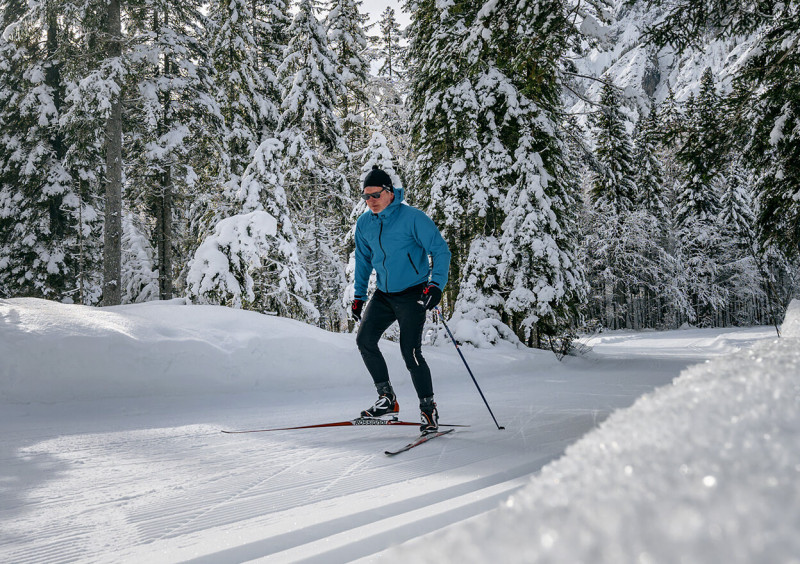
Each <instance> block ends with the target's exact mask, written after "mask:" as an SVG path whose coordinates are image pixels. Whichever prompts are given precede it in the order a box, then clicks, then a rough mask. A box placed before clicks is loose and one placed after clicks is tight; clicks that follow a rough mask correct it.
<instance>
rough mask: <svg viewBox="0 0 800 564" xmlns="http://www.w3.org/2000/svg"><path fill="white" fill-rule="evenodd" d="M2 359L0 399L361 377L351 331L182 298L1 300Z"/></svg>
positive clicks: (286, 386) (245, 387)
mask: <svg viewBox="0 0 800 564" xmlns="http://www.w3.org/2000/svg"><path fill="white" fill-rule="evenodd" d="M0 359H2V362H0V403H30V402H44V403H52V402H62V401H71V400H93V399H99V398H110V397H141V396H163V395H175V394H180V395H186V394H213V393H220V392H246V391H249V390H254V389H261V390H305V389H311V388H314V387H319V386H320V385H322V386H326V385H329V384H330V385H345V384H347V383H351V382H357V381H359V380H361V381H363V378H364V371H363V366H362V363H361V358H360V357H359V356H358V353H357V351H356V349H355V343H353V337H352V335H341V334H332V333H328V332H326V331H323V330H321V329H318V328H316V327H313V326H310V325H306V324H304V323H300V322H298V321H293V320H290V319H284V318H279V317H271V316H266V315H261V314H258V313H254V312H248V311H242V310H234V309H230V308H226V307H220V306H208V305H203V306H201V305H186V301H185V300H172V301H170V302H149V303H145V304H135V305H127V306H117V307H107V308H94V307H87V306H81V305H67V304H60V303H55V302H50V301H46V300H39V299H32V298H15V299H10V300H0ZM165 359H166V360H165ZM109 366H112V367H114V369H113V370H109V369H108V367H109ZM328 379H329V380H330V382H327V380H328Z"/></svg>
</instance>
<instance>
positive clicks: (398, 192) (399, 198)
mask: <svg viewBox="0 0 800 564" xmlns="http://www.w3.org/2000/svg"><path fill="white" fill-rule="evenodd" d="M392 192H393V193H394V200H393V201H392V203H391V204H389V205H388V206H386V207H385V208H384V209H383V210H381V211H380V212H379V213H376V214H372V215H376V216H377V215H382V216H384V217H385V216H387V215H390V214H392V213H394V211H395V210H396V209H398V208H399V207H400V206H402V205H403V202H404V201H405V190H404V189H403V188H392Z"/></svg>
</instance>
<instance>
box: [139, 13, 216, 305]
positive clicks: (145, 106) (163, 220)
mask: <svg viewBox="0 0 800 564" xmlns="http://www.w3.org/2000/svg"><path fill="white" fill-rule="evenodd" d="M133 16H134V18H133V19H132V23H131V25H130V33H131V35H132V38H131V41H130V43H131V44H132V45H131V53H130V55H129V58H130V60H131V61H132V63H133V65H135V71H134V72H133V73H132V77H131V81H132V82H133V83H134V84H133V86H132V88H134V89H135V91H136V92H137V93H138V96H137V104H135V105H131V107H130V108H129V110H128V113H129V115H130V116H131V119H130V120H129V121H128V123H129V124H130V126H129V129H130V131H129V132H127V135H128V137H129V138H131V139H132V141H133V143H132V147H131V148H132V150H131V157H130V158H129V159H128V167H127V170H126V180H127V187H126V188H127V189H126V196H127V201H128V202H129V205H130V206H131V207H133V208H138V209H141V210H143V211H146V213H147V214H148V216H149V217H151V218H152V219H153V229H152V232H151V233H150V234H149V235H150V238H151V241H152V243H151V244H152V246H153V248H154V249H155V250H156V257H155V258H156V269H157V271H158V275H159V276H158V279H159V294H158V295H159V297H160V298H162V299H169V298H171V297H172V292H173V281H174V279H175V277H176V268H175V266H176V265H175V264H174V262H173V253H174V251H175V250H179V249H180V248H181V246H180V244H179V241H177V238H178V234H177V231H178V229H177V228H176V226H175V221H176V219H180V218H181V216H182V215H184V214H183V213H181V210H180V207H179V202H181V201H183V200H185V198H186V195H187V194H188V193H189V192H190V191H191V190H200V189H201V187H200V186H198V184H202V183H204V182H205V183H207V182H208V181H209V176H210V174H209V172H210V171H208V169H207V168H206V167H204V166H203V165H202V164H200V163H203V162H204V161H205V160H206V159H207V158H208V157H209V156H215V155H216V157H217V158H216V160H219V154H220V152H219V150H217V151H210V152H209V149H210V148H212V147H217V148H219V143H218V142H217V139H220V138H222V137H223V129H222V125H223V119H222V115H221V112H220V108H219V105H218V103H217V101H216V100H215V99H214V96H213V94H214V88H213V82H212V77H211V72H210V70H211V69H209V68H207V67H206V66H204V61H205V60H206V54H207V53H206V45H205V37H204V32H205V29H206V27H205V26H204V25H203V24H204V23H206V20H205V18H204V16H203V15H202V12H201V4H200V3H199V2H194V1H193V2H187V1H183V0H182V1H180V2H176V1H175V0H158V1H154V2H152V3H149V4H148V5H147V6H146V7H144V8H142V9H140V10H137V11H135V12H134V13H133ZM185 260H186V259H185V258H184V257H179V260H178V264H179V265H181V266H182V265H183V264H185Z"/></svg>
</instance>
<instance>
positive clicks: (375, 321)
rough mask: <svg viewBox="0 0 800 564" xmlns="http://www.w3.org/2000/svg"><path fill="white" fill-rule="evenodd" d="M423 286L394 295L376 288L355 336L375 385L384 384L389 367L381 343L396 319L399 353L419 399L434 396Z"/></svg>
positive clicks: (387, 377)
mask: <svg viewBox="0 0 800 564" xmlns="http://www.w3.org/2000/svg"><path fill="white" fill-rule="evenodd" d="M423 288H425V285H424V284H420V285H418V286H412V287H411V288H408V289H407V290H404V291H402V292H397V293H391V294H390V293H386V292H381V291H380V290H377V291H376V292H375V294H373V296H372V299H371V300H370V301H369V303H368V304H367V306H366V308H364V314H363V315H362V317H361V326H360V327H359V328H358V335H357V337H356V344H357V345H358V350H359V352H360V353H361V358H363V359H364V364H366V366H367V370H369V373H370V375H371V376H372V380H373V381H374V382H375V384H376V385H378V384H384V383H386V382H388V381H389V370H388V368H387V367H386V360H384V358H383V355H382V354H381V351H380V349H379V348H378V342H379V341H380V338H381V335H383V332H384V331H386V330H387V329H388V328H389V326H390V325H391V324H392V323H394V322H395V321H397V322H398V324H399V325H400V352H401V353H402V355H403V360H404V361H405V363H406V368H408V371H409V372H410V373H411V380H412V382H413V383H414V388H415V389H416V390H417V396H418V397H419V398H420V399H421V398H427V397H430V396H432V395H433V383H432V381H431V370H430V368H428V363H427V362H425V359H424V358H422V329H423V327H424V325H425V314H426V311H425V308H424V307H423V306H422V305H421V304H420V303H419V299H420V295H421V294H422V290H423Z"/></svg>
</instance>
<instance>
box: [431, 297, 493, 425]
mask: <svg viewBox="0 0 800 564" xmlns="http://www.w3.org/2000/svg"><path fill="white" fill-rule="evenodd" d="M436 315H438V316H439V319H441V320H442V325H444V328H445V329H446V330H447V334H448V335H450V340H451V341H453V344H454V345H455V347H456V351H458V356H460V357H461V360H463V361H464V366H466V367H467V372H469V375H470V376H471V377H472V381H473V382H475V387H476V388H478V393H479V394H480V395H481V398H483V403H485V404H486V409H488V410H489V415H491V416H492V419H494V424H495V425H497V428H498V429H501V430H502V429H505V427H501V426H500V423H498V422H497V417H495V416H494V413H492V408H491V407H489V402H488V401H486V396H484V395H483V391H482V390H481V387H480V386H479V385H478V381H477V380H476V379H475V375H474V374H473V373H472V370H470V368H469V364H467V359H466V358H464V354H463V353H462V352H461V348H460V347H459V346H458V341H456V338H455V337H454V336H453V333H452V331H450V328H449V327H448V326H447V323H445V321H444V315H442V310H440V309H439V308H438V307H437V308H436Z"/></svg>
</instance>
